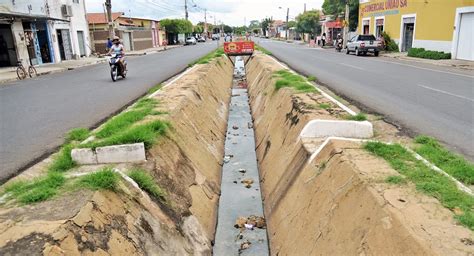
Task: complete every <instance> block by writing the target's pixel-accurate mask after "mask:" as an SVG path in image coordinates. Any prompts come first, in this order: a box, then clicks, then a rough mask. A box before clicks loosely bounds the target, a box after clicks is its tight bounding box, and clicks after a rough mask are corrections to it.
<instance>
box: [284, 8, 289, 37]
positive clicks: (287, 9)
mask: <svg viewBox="0 0 474 256" xmlns="http://www.w3.org/2000/svg"><path fill="white" fill-rule="evenodd" d="M289 15H290V8H286V31H285V32H286V33H285V40H287V41H288V30H289V29H290V27H289V26H288V18H289Z"/></svg>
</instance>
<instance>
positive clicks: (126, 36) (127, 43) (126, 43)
mask: <svg viewBox="0 0 474 256" xmlns="http://www.w3.org/2000/svg"><path fill="white" fill-rule="evenodd" d="M131 34H132V33H130V32H123V33H122V44H123V47H124V48H125V50H126V51H131V50H132V41H131V39H132V35H131Z"/></svg>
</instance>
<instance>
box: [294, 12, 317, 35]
mask: <svg viewBox="0 0 474 256" xmlns="http://www.w3.org/2000/svg"><path fill="white" fill-rule="evenodd" d="M296 30H297V31H298V32H301V33H310V34H312V35H315V34H319V32H320V31H321V24H319V11H318V10H311V11H307V12H305V13H301V14H299V15H298V16H296Z"/></svg>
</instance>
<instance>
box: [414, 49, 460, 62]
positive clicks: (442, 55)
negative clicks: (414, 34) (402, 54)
mask: <svg viewBox="0 0 474 256" xmlns="http://www.w3.org/2000/svg"><path fill="white" fill-rule="evenodd" d="M407 55H408V56H409V57H415V58H422V59H431V60H441V59H451V53H449V52H448V53H446V52H438V51H430V50H426V49H425V48H411V49H410V50H408V54H407Z"/></svg>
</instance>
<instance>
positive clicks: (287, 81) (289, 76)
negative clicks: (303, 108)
mask: <svg viewBox="0 0 474 256" xmlns="http://www.w3.org/2000/svg"><path fill="white" fill-rule="evenodd" d="M274 77H277V78H278V79H277V81H276V82H275V88H276V89H277V90H279V89H281V88H283V87H291V88H293V89H295V90H296V91H297V92H300V93H301V92H317V90H316V88H314V87H313V86H312V85H310V84H308V82H307V80H306V78H304V77H302V76H300V75H298V74H295V73H292V72H290V71H288V70H279V71H276V72H275V74H274Z"/></svg>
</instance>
